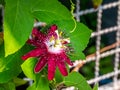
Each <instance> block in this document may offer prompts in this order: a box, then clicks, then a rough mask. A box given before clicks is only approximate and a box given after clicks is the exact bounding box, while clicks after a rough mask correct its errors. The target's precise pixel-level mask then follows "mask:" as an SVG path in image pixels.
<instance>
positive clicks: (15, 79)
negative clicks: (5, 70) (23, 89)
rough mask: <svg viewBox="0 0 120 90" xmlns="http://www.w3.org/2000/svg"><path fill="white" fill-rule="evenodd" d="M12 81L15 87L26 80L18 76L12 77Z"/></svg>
mask: <svg viewBox="0 0 120 90" xmlns="http://www.w3.org/2000/svg"><path fill="white" fill-rule="evenodd" d="M13 82H14V83H15V86H16V87H17V86H21V85H24V84H26V83H27V81H25V80H23V79H21V78H18V77H16V78H14V79H13Z"/></svg>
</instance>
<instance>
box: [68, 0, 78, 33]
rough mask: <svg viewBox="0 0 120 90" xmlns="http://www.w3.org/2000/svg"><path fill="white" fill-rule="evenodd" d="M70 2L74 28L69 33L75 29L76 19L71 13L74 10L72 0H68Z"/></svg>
mask: <svg viewBox="0 0 120 90" xmlns="http://www.w3.org/2000/svg"><path fill="white" fill-rule="evenodd" d="M70 3H71V14H72V20H73V22H74V24H75V26H74V28H73V29H72V31H70V33H72V32H74V31H75V29H76V25H77V24H76V20H75V19H74V14H73V12H74V10H75V4H74V3H73V2H72V0H70Z"/></svg>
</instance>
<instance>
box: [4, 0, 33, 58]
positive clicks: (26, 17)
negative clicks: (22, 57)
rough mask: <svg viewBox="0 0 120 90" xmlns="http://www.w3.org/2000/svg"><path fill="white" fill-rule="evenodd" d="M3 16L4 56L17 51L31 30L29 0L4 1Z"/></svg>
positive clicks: (31, 21) (31, 18) (31, 19)
mask: <svg viewBox="0 0 120 90" xmlns="http://www.w3.org/2000/svg"><path fill="white" fill-rule="evenodd" d="M5 3H6V4H5V14H4V15H5V16H4V24H3V25H4V42H5V56H8V55H10V54H13V53H15V52H16V51H18V50H19V49H20V48H21V47H22V46H23V45H24V44H25V42H26V40H27V39H28V37H29V35H30V32H31V30H32V28H33V21H34V19H33V17H32V15H31V13H30V10H31V5H30V4H31V0H6V1H5Z"/></svg>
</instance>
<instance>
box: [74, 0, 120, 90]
mask: <svg viewBox="0 0 120 90" xmlns="http://www.w3.org/2000/svg"><path fill="white" fill-rule="evenodd" d="M81 1H82V0H81ZM81 1H80V0H76V12H75V17H76V19H77V20H78V21H80V22H81V17H82V16H84V15H88V14H92V13H96V15H97V17H96V21H97V24H96V30H95V31H93V33H92V35H91V39H95V48H96V51H95V52H94V53H93V54H92V53H91V54H90V55H88V56H87V57H86V60H85V61H81V60H78V61H76V62H75V63H74V66H75V69H74V70H76V71H78V70H79V69H80V68H81V67H83V68H84V64H86V63H91V62H95V65H94V68H95V69H94V70H95V71H91V72H93V73H94V78H91V79H90V80H88V83H89V84H94V83H96V82H101V81H103V80H106V79H107V80H108V79H110V80H111V81H110V83H109V84H106V85H101V86H100V88H99V90H119V89H120V86H119V85H120V83H119V74H120V69H119V57H120V56H119V55H120V48H119V45H120V0H110V1H109V0H108V1H107V0H103V5H101V6H99V7H98V8H96V9H95V8H88V9H84V10H81V7H80V6H81ZM104 36H106V37H107V38H109V39H107V40H109V41H107V42H109V44H107V45H106V46H104V47H101V46H102V44H103V41H104V40H102V39H105V38H103V37H104ZM109 56H111V58H110V59H108V60H109V61H110V62H111V63H113V64H112V66H113V70H112V71H111V72H107V73H105V74H101V73H100V62H101V60H103V58H106V57H109ZM104 60H105V59H104ZM106 60H107V59H106ZM106 67H111V66H110V65H109V63H106ZM106 67H105V68H106ZM78 68H79V69H78ZM102 68H104V67H102Z"/></svg>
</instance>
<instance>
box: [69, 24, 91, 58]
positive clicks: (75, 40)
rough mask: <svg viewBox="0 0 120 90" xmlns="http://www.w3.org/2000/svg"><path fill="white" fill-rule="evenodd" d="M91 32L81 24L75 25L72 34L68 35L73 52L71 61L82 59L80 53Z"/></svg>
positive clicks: (82, 56) (82, 55)
mask: <svg viewBox="0 0 120 90" xmlns="http://www.w3.org/2000/svg"><path fill="white" fill-rule="evenodd" d="M90 35H91V31H90V29H89V28H87V27H86V26H85V25H84V24H82V23H77V26H76V29H75V30H74V32H72V33H70V35H69V36H70V41H71V45H72V46H73V48H74V50H75V52H74V53H73V54H71V60H78V59H84V58H85V57H84V54H83V53H82V51H83V50H84V49H85V48H86V46H87V44H88V42H89V38H90Z"/></svg>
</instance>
